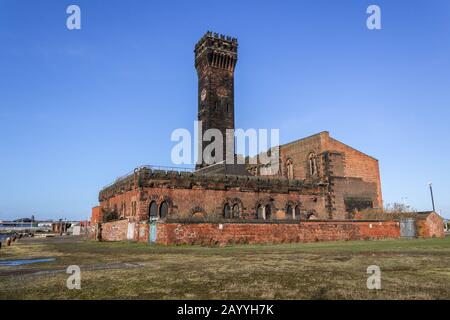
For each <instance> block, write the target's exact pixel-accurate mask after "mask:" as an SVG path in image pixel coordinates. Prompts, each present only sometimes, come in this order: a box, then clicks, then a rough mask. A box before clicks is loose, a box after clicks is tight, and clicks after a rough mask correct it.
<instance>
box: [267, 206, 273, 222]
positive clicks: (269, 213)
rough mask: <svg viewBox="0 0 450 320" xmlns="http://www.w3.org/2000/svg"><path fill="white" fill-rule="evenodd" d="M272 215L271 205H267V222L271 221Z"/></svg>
mask: <svg viewBox="0 0 450 320" xmlns="http://www.w3.org/2000/svg"><path fill="white" fill-rule="evenodd" d="M271 215H272V213H271V212H270V204H268V205H266V220H269V219H270V216H271Z"/></svg>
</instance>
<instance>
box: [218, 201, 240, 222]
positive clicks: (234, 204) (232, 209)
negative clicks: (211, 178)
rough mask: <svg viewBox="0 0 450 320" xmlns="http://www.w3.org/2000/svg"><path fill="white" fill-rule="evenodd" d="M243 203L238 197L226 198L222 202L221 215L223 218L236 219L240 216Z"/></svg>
mask: <svg viewBox="0 0 450 320" xmlns="http://www.w3.org/2000/svg"><path fill="white" fill-rule="evenodd" d="M243 208H244V207H243V204H242V201H241V199H239V198H232V199H231V198H227V199H225V201H224V202H223V204H222V216H223V217H224V218H225V219H236V218H240V217H241V213H242V211H243Z"/></svg>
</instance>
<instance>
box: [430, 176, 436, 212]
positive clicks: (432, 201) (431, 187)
mask: <svg viewBox="0 0 450 320" xmlns="http://www.w3.org/2000/svg"><path fill="white" fill-rule="evenodd" d="M428 185H429V186H430V194H431V204H432V205H433V211H434V212H436V208H435V207H434V197H433V184H432V183H431V182H430V183H429V184H428Z"/></svg>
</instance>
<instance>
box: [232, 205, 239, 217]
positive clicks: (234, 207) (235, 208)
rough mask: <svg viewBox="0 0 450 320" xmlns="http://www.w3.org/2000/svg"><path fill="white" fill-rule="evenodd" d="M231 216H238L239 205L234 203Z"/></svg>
mask: <svg viewBox="0 0 450 320" xmlns="http://www.w3.org/2000/svg"><path fill="white" fill-rule="evenodd" d="M232 217H233V218H239V205H238V204H237V203H236V204H235V205H234V206H233V216H232Z"/></svg>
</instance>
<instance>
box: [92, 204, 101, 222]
mask: <svg viewBox="0 0 450 320" xmlns="http://www.w3.org/2000/svg"><path fill="white" fill-rule="evenodd" d="M102 220H103V216H102V208H101V207H100V206H97V207H93V208H92V215H91V225H95V224H96V223H99V222H102Z"/></svg>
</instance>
